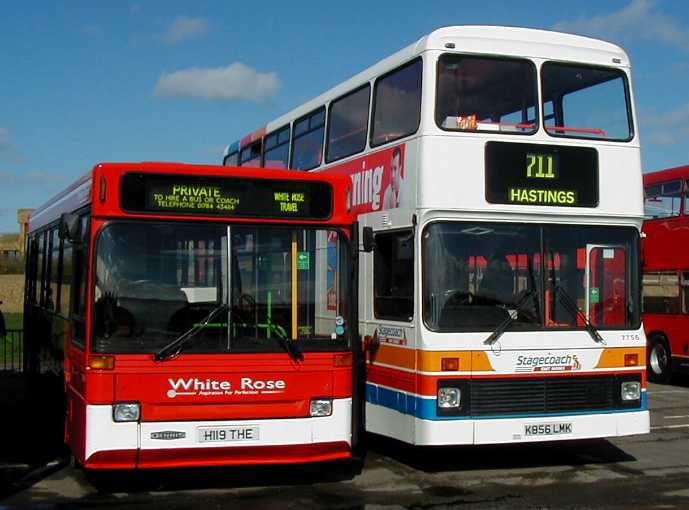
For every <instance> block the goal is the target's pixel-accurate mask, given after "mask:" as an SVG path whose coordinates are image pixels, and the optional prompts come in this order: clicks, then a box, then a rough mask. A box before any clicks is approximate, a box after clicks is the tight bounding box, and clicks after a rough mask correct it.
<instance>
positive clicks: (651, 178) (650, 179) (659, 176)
mask: <svg viewBox="0 0 689 510" xmlns="http://www.w3.org/2000/svg"><path fill="white" fill-rule="evenodd" d="M687 178H689V165H685V166H677V167H674V168H666V169H665V170H656V171H655V172H649V173H647V174H644V185H647V184H655V183H657V182H663V181H673V180H677V179H687Z"/></svg>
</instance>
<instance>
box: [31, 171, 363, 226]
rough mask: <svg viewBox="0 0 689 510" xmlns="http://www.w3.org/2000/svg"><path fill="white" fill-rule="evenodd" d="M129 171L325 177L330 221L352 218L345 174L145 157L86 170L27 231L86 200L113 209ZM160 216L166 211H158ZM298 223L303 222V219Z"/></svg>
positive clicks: (35, 217) (34, 217)
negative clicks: (329, 194) (329, 193)
mask: <svg viewBox="0 0 689 510" xmlns="http://www.w3.org/2000/svg"><path fill="white" fill-rule="evenodd" d="M130 172H144V173H158V174H166V175H170V174H173V175H174V174H178V175H186V174H190V175H204V176H212V177H223V176H226V177H227V176H231V177H240V178H247V179H249V178H250V179H277V180H283V181H321V182H322V181H326V182H329V183H330V184H331V185H332V186H333V188H334V190H335V194H334V196H333V201H334V204H333V208H334V213H333V217H332V218H331V221H330V222H331V223H338V222H340V223H348V222H350V221H353V216H351V217H350V215H349V213H345V208H346V204H345V190H347V192H348V191H349V189H350V187H351V180H350V179H349V178H348V177H346V176H341V175H329V174H318V173H308V172H294V171H286V170H267V169H264V168H248V167H242V168H238V167H227V166H219V165H198V164H189V163H177V162H152V161H144V162H138V163H98V164H96V165H95V166H94V167H93V168H92V169H91V170H90V171H89V172H88V173H87V174H85V175H83V176H82V177H81V178H79V179H77V180H76V181H74V182H73V183H72V184H71V185H69V186H68V187H67V188H65V189H64V190H62V191H60V192H59V193H57V194H56V195H54V196H53V197H51V198H50V199H49V200H48V201H47V202H46V203H44V204H43V205H41V206H40V207H38V208H36V209H35V210H34V211H33V212H32V213H31V216H30V217H29V232H31V231H34V230H37V229H40V228H41V227H43V226H45V225H47V224H49V223H52V222H53V221H55V220H57V219H58V218H59V217H60V215H62V214H63V213H67V212H73V211H75V210H78V209H80V208H82V207H85V206H87V205H89V204H93V207H94V211H93V214H94V215H97V214H99V213H101V214H104V212H105V211H112V210H113V208H115V207H119V199H120V196H119V195H120V187H119V185H115V182H118V183H119V179H120V178H121V176H122V175H124V174H126V173H130ZM101 177H102V178H104V179H105V180H104V181H103V182H104V183H105V186H106V188H107V189H106V190H105V191H103V193H104V194H106V196H105V197H104V199H103V200H97V199H96V198H97V197H98V196H99V195H100V194H101V186H102V185H101V184H99V183H98V181H99V180H100V179H101ZM338 191H339V192H338ZM96 209H97V210H96ZM161 216H167V215H166V214H161ZM215 220H216V221H217V220H218V218H217V217H216V218H215ZM295 221H296V220H295ZM301 223H305V222H304V221H302V222H301Z"/></svg>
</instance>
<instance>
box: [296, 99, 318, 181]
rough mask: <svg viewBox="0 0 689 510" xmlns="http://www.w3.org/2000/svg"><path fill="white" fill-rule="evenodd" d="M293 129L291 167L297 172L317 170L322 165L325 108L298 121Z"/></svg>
mask: <svg viewBox="0 0 689 510" xmlns="http://www.w3.org/2000/svg"><path fill="white" fill-rule="evenodd" d="M293 129H294V135H293V137H292V163H291V164H290V167H291V168H294V169H295V170H311V169H312V168H316V167H317V166H319V165H320V164H321V155H322V154H323V135H324V134H325V107H321V108H319V109H318V110H316V111H314V112H312V113H309V114H308V115H305V116H304V117H302V118H301V119H297V120H296V121H295V122H294V128H293Z"/></svg>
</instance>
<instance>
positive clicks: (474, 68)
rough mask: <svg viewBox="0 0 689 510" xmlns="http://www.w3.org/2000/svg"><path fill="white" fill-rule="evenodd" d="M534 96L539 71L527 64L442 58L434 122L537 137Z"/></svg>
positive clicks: (517, 61)
mask: <svg viewBox="0 0 689 510" xmlns="http://www.w3.org/2000/svg"><path fill="white" fill-rule="evenodd" d="M536 94H537V87H536V68H535V66H534V65H533V63H532V62H530V61H528V60H523V59H508V58H494V57H478V56H468V55H455V54H446V55H441V56H440V58H439V59H438V85H437V91H436V111H435V119H436V123H437V124H438V126H439V127H441V128H443V129H447V130H460V131H491V132H505V133H512V134H515V133H517V134H520V133H521V134H529V133H533V132H535V131H536V129H537V122H538V119H537V105H538V100H537V95H536Z"/></svg>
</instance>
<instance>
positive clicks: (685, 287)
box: [680, 271, 689, 313]
mask: <svg viewBox="0 0 689 510" xmlns="http://www.w3.org/2000/svg"><path fill="white" fill-rule="evenodd" d="M680 286H681V292H682V313H689V271H683V272H682V276H681V279H680Z"/></svg>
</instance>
